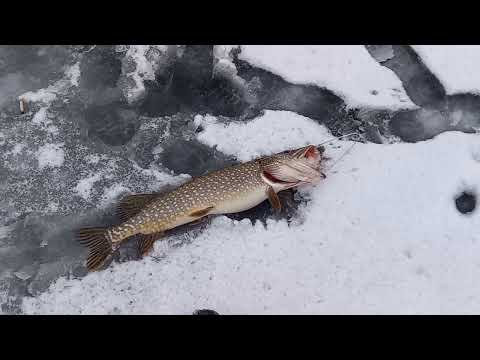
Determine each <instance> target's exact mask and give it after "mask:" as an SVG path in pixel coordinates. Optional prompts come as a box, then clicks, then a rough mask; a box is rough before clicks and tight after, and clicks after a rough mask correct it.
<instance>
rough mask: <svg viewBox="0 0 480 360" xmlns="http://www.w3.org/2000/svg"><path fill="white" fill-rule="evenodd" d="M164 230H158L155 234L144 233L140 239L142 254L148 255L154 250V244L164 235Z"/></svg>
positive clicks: (139, 246)
mask: <svg viewBox="0 0 480 360" xmlns="http://www.w3.org/2000/svg"><path fill="white" fill-rule="evenodd" d="M162 235H163V232H157V233H153V234H147V235H142V236H141V237H140V240H138V252H139V253H140V256H142V257H143V256H145V255H148V254H149V253H150V252H151V251H152V250H153V244H154V243H155V241H157V240H158V239H159V238H160V237H162Z"/></svg>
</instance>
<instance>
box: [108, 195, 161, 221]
mask: <svg viewBox="0 0 480 360" xmlns="http://www.w3.org/2000/svg"><path fill="white" fill-rule="evenodd" d="M160 195H161V193H152V194H136V195H128V196H126V197H124V198H123V199H122V200H121V201H120V202H119V203H118V206H117V215H118V217H119V218H120V219H121V220H122V221H127V220H128V219H130V218H132V217H134V216H135V215H137V214H138V213H139V212H140V211H141V210H142V209H144V208H145V206H146V205H148V204H149V203H151V202H152V201H153V200H155V199H156V198H158V197H159V196H160Z"/></svg>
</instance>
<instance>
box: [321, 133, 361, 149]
mask: <svg viewBox="0 0 480 360" xmlns="http://www.w3.org/2000/svg"><path fill="white" fill-rule="evenodd" d="M350 135H360V134H359V133H357V132H352V133H350V134H346V135H342V136H339V137H333V138H330V139H329V140H327V141H324V142H322V143H320V144H318V145H317V146H320V145H324V144H327V143H329V142H331V141H335V140H340V139H342V138H344V137H347V136H350Z"/></svg>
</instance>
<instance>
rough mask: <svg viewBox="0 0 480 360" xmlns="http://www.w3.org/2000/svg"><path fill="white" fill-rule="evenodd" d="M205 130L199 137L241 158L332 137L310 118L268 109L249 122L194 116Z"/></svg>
mask: <svg viewBox="0 0 480 360" xmlns="http://www.w3.org/2000/svg"><path fill="white" fill-rule="evenodd" d="M194 123H195V125H196V126H197V127H199V126H201V128H202V131H200V132H199V133H198V134H197V139H198V140H199V141H200V142H202V143H204V144H206V145H209V146H217V149H218V150H220V151H221V152H223V153H225V154H228V155H235V156H236V157H237V159H238V160H240V161H248V160H251V159H253V158H256V157H258V156H261V155H268V154H272V153H277V152H281V151H284V150H289V149H294V148H298V147H301V146H305V145H308V144H319V143H321V142H322V141H325V140H326V139H329V138H332V135H331V134H330V132H329V131H328V129H327V128H326V127H325V126H323V125H320V124H318V123H317V122H315V121H313V120H312V119H309V118H307V117H304V116H301V115H298V114H296V113H292V112H289V111H271V110H266V111H265V115H263V116H260V117H258V118H256V119H253V120H251V121H249V122H247V123H246V122H230V123H228V124H225V123H221V122H218V121H217V119H216V118H215V117H213V116H209V115H207V116H201V115H197V116H196V117H195V119H194Z"/></svg>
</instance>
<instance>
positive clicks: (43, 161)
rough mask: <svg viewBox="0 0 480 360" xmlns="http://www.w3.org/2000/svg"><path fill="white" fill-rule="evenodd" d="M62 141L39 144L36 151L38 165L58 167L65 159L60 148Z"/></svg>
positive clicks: (41, 166)
mask: <svg viewBox="0 0 480 360" xmlns="http://www.w3.org/2000/svg"><path fill="white" fill-rule="evenodd" d="M62 147H63V143H59V144H45V145H42V146H40V148H39V149H38V153H37V159H38V167H39V168H40V169H43V168H45V167H59V166H62V164H63V162H64V161H65V152H64V150H63V149H62Z"/></svg>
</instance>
